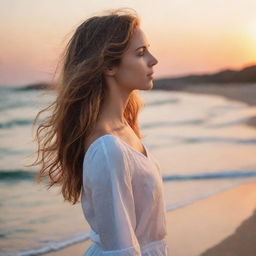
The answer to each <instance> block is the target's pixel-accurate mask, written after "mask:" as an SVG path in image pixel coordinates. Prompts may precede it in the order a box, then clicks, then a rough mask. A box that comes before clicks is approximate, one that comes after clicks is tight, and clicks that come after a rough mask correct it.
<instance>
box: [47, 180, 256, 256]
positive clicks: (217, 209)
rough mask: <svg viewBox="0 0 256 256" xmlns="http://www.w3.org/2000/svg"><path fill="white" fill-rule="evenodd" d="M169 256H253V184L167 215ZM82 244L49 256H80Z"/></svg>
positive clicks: (255, 247)
mask: <svg viewBox="0 0 256 256" xmlns="http://www.w3.org/2000/svg"><path fill="white" fill-rule="evenodd" d="M167 230H168V231H167V232H168V237H167V241H168V246H169V251H170V256H172V255H173V256H199V255H200V256H216V255H218V256H224V255H232V256H254V255H256V181H254V182H250V183H247V184H242V185H239V186H237V187H235V188H233V189H230V190H227V191H224V192H222V193H219V194H216V195H214V196H211V197H209V198H206V199H202V200H199V201H197V202H195V203H192V204H190V205H188V206H185V207H182V208H180V209H177V210H174V211H169V212H167ZM90 244H91V242H89V241H87V242H83V243H79V244H76V245H73V246H70V247H68V248H66V249H63V250H60V251H58V252H53V253H49V254H46V255H48V256H59V255H62V256H68V255H71V254H72V255H83V253H84V252H85V251H86V249H87V248H88V246H89V245H90Z"/></svg>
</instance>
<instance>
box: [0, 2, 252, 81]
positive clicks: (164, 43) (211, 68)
mask: <svg viewBox="0 0 256 256" xmlns="http://www.w3.org/2000/svg"><path fill="white" fill-rule="evenodd" d="M120 7H130V8H133V9H135V10H136V11H137V13H138V14H139V16H140V18H141V21H142V24H141V26H142V28H143V30H144V32H145V34H146V36H147V38H148V41H149V42H150V45H151V46H150V50H151V52H152V53H153V54H154V56H156V57H157V59H158V61H159V63H158V64H157V65H156V66H155V68H154V70H155V78H162V77H170V76H179V75H187V74H191V73H197V74H201V73H205V72H206V73H214V72H217V71H220V70H222V69H226V68H230V69H240V68H242V67H244V66H248V65H252V64H256V15H255V10H256V1H255V0H232V1H231V0H225V1H222V0H214V1H213V0H197V1H192V0H164V1H161V0H159V1H153V0H147V1H145V0H137V1H136V0H119V1H111V0H105V1H103V0H91V1H88V0H73V1H71V0H51V1H50V0H23V1H22V0H1V1H0V17H1V18H0V19H1V22H0V31H1V40H0V85H10V86H14V85H24V84H28V83H33V82H40V81H50V79H51V77H52V74H53V73H54V70H55V67H56V64H57V60H58V58H59V54H60V52H61V50H62V48H63V46H64V44H65V42H66V41H67V40H68V38H69V37H70V36H71V34H72V32H73V30H74V29H75V28H76V27H77V26H78V25H79V24H80V23H81V22H82V21H83V20H84V19H86V18H88V17H90V16H92V15H94V14H99V13H100V12H101V11H103V10H105V9H110V8H120Z"/></svg>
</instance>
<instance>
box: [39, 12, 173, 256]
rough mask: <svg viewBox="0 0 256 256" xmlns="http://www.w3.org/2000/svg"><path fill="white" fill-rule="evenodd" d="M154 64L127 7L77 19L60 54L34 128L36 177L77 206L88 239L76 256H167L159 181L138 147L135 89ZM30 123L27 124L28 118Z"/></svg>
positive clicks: (143, 86) (145, 85) (147, 79)
mask: <svg viewBox="0 0 256 256" xmlns="http://www.w3.org/2000/svg"><path fill="white" fill-rule="evenodd" d="M157 62H158V61H157V59H156V58H155V57H154V56H153V55H152V54H151V53H150V51H149V42H148V40H147V38H146V35H145V34H144V32H143V30H142V29H141V27H140V20H139V18H138V15H137V14H136V12H135V11H134V10H133V11H132V9H129V8H126V9H117V10H112V11H109V13H107V14H105V15H100V16H93V17H91V18H89V19H87V20H86V21H84V22H83V23H82V24H81V25H80V26H79V27H78V28H77V29H76V31H75V33H74V35H73V36H72V38H71V40H70V41H69V43H68V45H67V48H66V50H65V55H64V63H63V68H62V75H61V80H60V83H59V86H58V88H57V89H58V90H57V92H58V94H57V97H56V100H55V101H54V102H53V103H52V104H51V105H50V106H48V107H47V108H46V109H44V110H42V111H40V112H39V113H38V115H37V117H36V119H37V118H38V117H39V115H40V114H41V113H42V112H44V111H46V110H51V115H49V116H48V117H47V118H46V119H45V120H44V121H43V122H42V123H41V124H40V125H39V127H38V129H37V134H36V138H37V141H38V151H37V154H38V158H37V161H36V162H35V165H42V167H41V168H40V172H39V173H38V176H37V178H38V179H39V180H40V179H41V178H42V177H45V176H48V177H49V178H50V179H49V187H51V186H52V185H54V184H56V185H60V186H61V192H62V195H63V197H64V199H65V200H68V201H70V202H72V203H73V204H75V203H77V202H78V201H79V198H80V196H81V205H82V209H83V213H84V216H85V219H86V220H87V221H88V223H89V224H90V227H91V229H92V230H91V233H90V238H91V240H92V241H93V243H92V245H91V246H90V247H89V248H88V250H87V251H86V252H85V254H84V255H86V256H90V255H94V256H101V255H109V256H110V255H111V256H141V255H143V256H167V255H168V247H167V244H166V235H167V233H166V215H165V201H164V194H163V184H162V179H161V173H160V167H159V163H158V162H157V160H156V159H155V158H154V157H153V155H152V154H151V153H150V152H149V151H148V149H147V148H146V147H145V146H144V145H143V144H142V143H141V138H142V137H143V136H142V135H141V133H140V129H139V125H138V112H139V111H140V108H141V106H142V105H143V101H142V100H141V99H140V98H139V96H138V95H137V94H136V91H137V90H150V89H151V88H152V86H153V83H152V79H153V77H152V74H153V66H154V65H156V64H157ZM36 119H35V120H36Z"/></svg>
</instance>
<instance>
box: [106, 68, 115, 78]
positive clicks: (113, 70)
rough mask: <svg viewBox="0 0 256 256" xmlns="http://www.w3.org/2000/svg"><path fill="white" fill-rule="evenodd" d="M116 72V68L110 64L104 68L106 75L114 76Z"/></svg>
mask: <svg viewBox="0 0 256 256" xmlns="http://www.w3.org/2000/svg"><path fill="white" fill-rule="evenodd" d="M115 73H116V69H115V68H114V67H110V66H108V67H106V68H105V69H104V74H105V75H106V76H114V75H115Z"/></svg>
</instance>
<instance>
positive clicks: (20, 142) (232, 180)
mask: <svg viewBox="0 0 256 256" xmlns="http://www.w3.org/2000/svg"><path fill="white" fill-rule="evenodd" d="M224 86H225V88H224ZM1 95H2V109H3V113H4V114H3V115H2V120H1V124H2V129H1V130H0V136H1V138H2V148H3V149H2V151H1V157H2V161H1V168H0V169H1V171H0V175H1V178H2V179H1V182H2V183H1V193H0V199H1V200H0V201H1V203H2V211H1V213H2V214H0V220H1V223H3V225H2V238H1V239H0V248H1V250H0V255H8V253H10V255H42V254H43V255H64V256H65V255H83V254H84V252H85V251H86V250H87V248H88V247H89V246H90V244H91V241H90V240H87V241H86V240H85V239H86V235H87V234H88V232H89V230H90V228H89V224H88V223H87V222H86V220H85V219H84V216H83V215H82V211H81V207H80V205H79V204H77V205H74V206H71V205H69V204H68V203H64V202H63V199H62V197H61V195H60V194H59V193H58V188H52V189H51V190H50V191H48V190H46V188H45V187H44V186H43V185H41V186H39V185H38V184H35V183H34V182H33V175H34V173H35V171H36V169H35V168H34V169H28V168H25V167H24V164H26V163H27V162H26V161H25V157H26V155H27V154H28V153H30V152H32V151H33V148H34V145H33V143H32V142H31V130H30V129H31V121H32V120H33V118H34V116H35V115H36V113H37V112H38V111H39V109H41V107H42V105H46V104H47V103H48V102H49V100H50V99H54V97H55V96H54V95H45V96H43V95H42V93H41V92H40V91H38V90H27V91H15V90H11V89H10V88H2V93H1ZM255 95H256V85H252V84H251V85H240V86H238V85H236V86H233V85H220V84H219V85H215V86H214V85H212V86H209V87H208V85H207V86H206V85H205V86H202V85H195V86H193V87H190V88H186V90H185V89H183V90H177V91H172V90H169V91H163V90H153V91H152V92H146V91H145V92H144V93H143V94H142V97H143V98H144V99H145V101H146V102H147V106H146V108H145V109H144V110H143V112H142V113H141V115H140V122H141V126H142V130H143V134H144V135H146V138H144V140H143V142H144V143H145V145H146V146H147V148H148V150H149V151H150V152H151V153H152V155H154V157H155V158H156V159H157V160H158V161H159V163H160V166H161V169H162V176H163V183H164V189H165V195H166V202H167V208H166V210H167V230H168V237H167V241H168V246H169V250H170V256H172V255H174V256H177V255H180V256H181V255H184V256H190V255H191V256H192V255H193V256H199V255H203V256H207V255H220V256H221V255H223V256H224V255H231V256H236V255H238V256H239V255H243V256H254V255H256V253H255V244H256V242H255V224H254V223H255V208H256V204H255V201H256V200H255V199H256V179H255V177H256V171H255V154H256V151H255V150H256V149H255V144H256V139H255V115H256V108H255V105H256V104H255ZM213 177H214V178H213ZM248 182H250V183H248ZM31 213H32V214H31ZM74 216H76V217H75V218H74ZM67 220H68V221H67ZM253 250H254V251H253ZM225 251H226V252H225ZM234 251H235V252H234Z"/></svg>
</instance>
